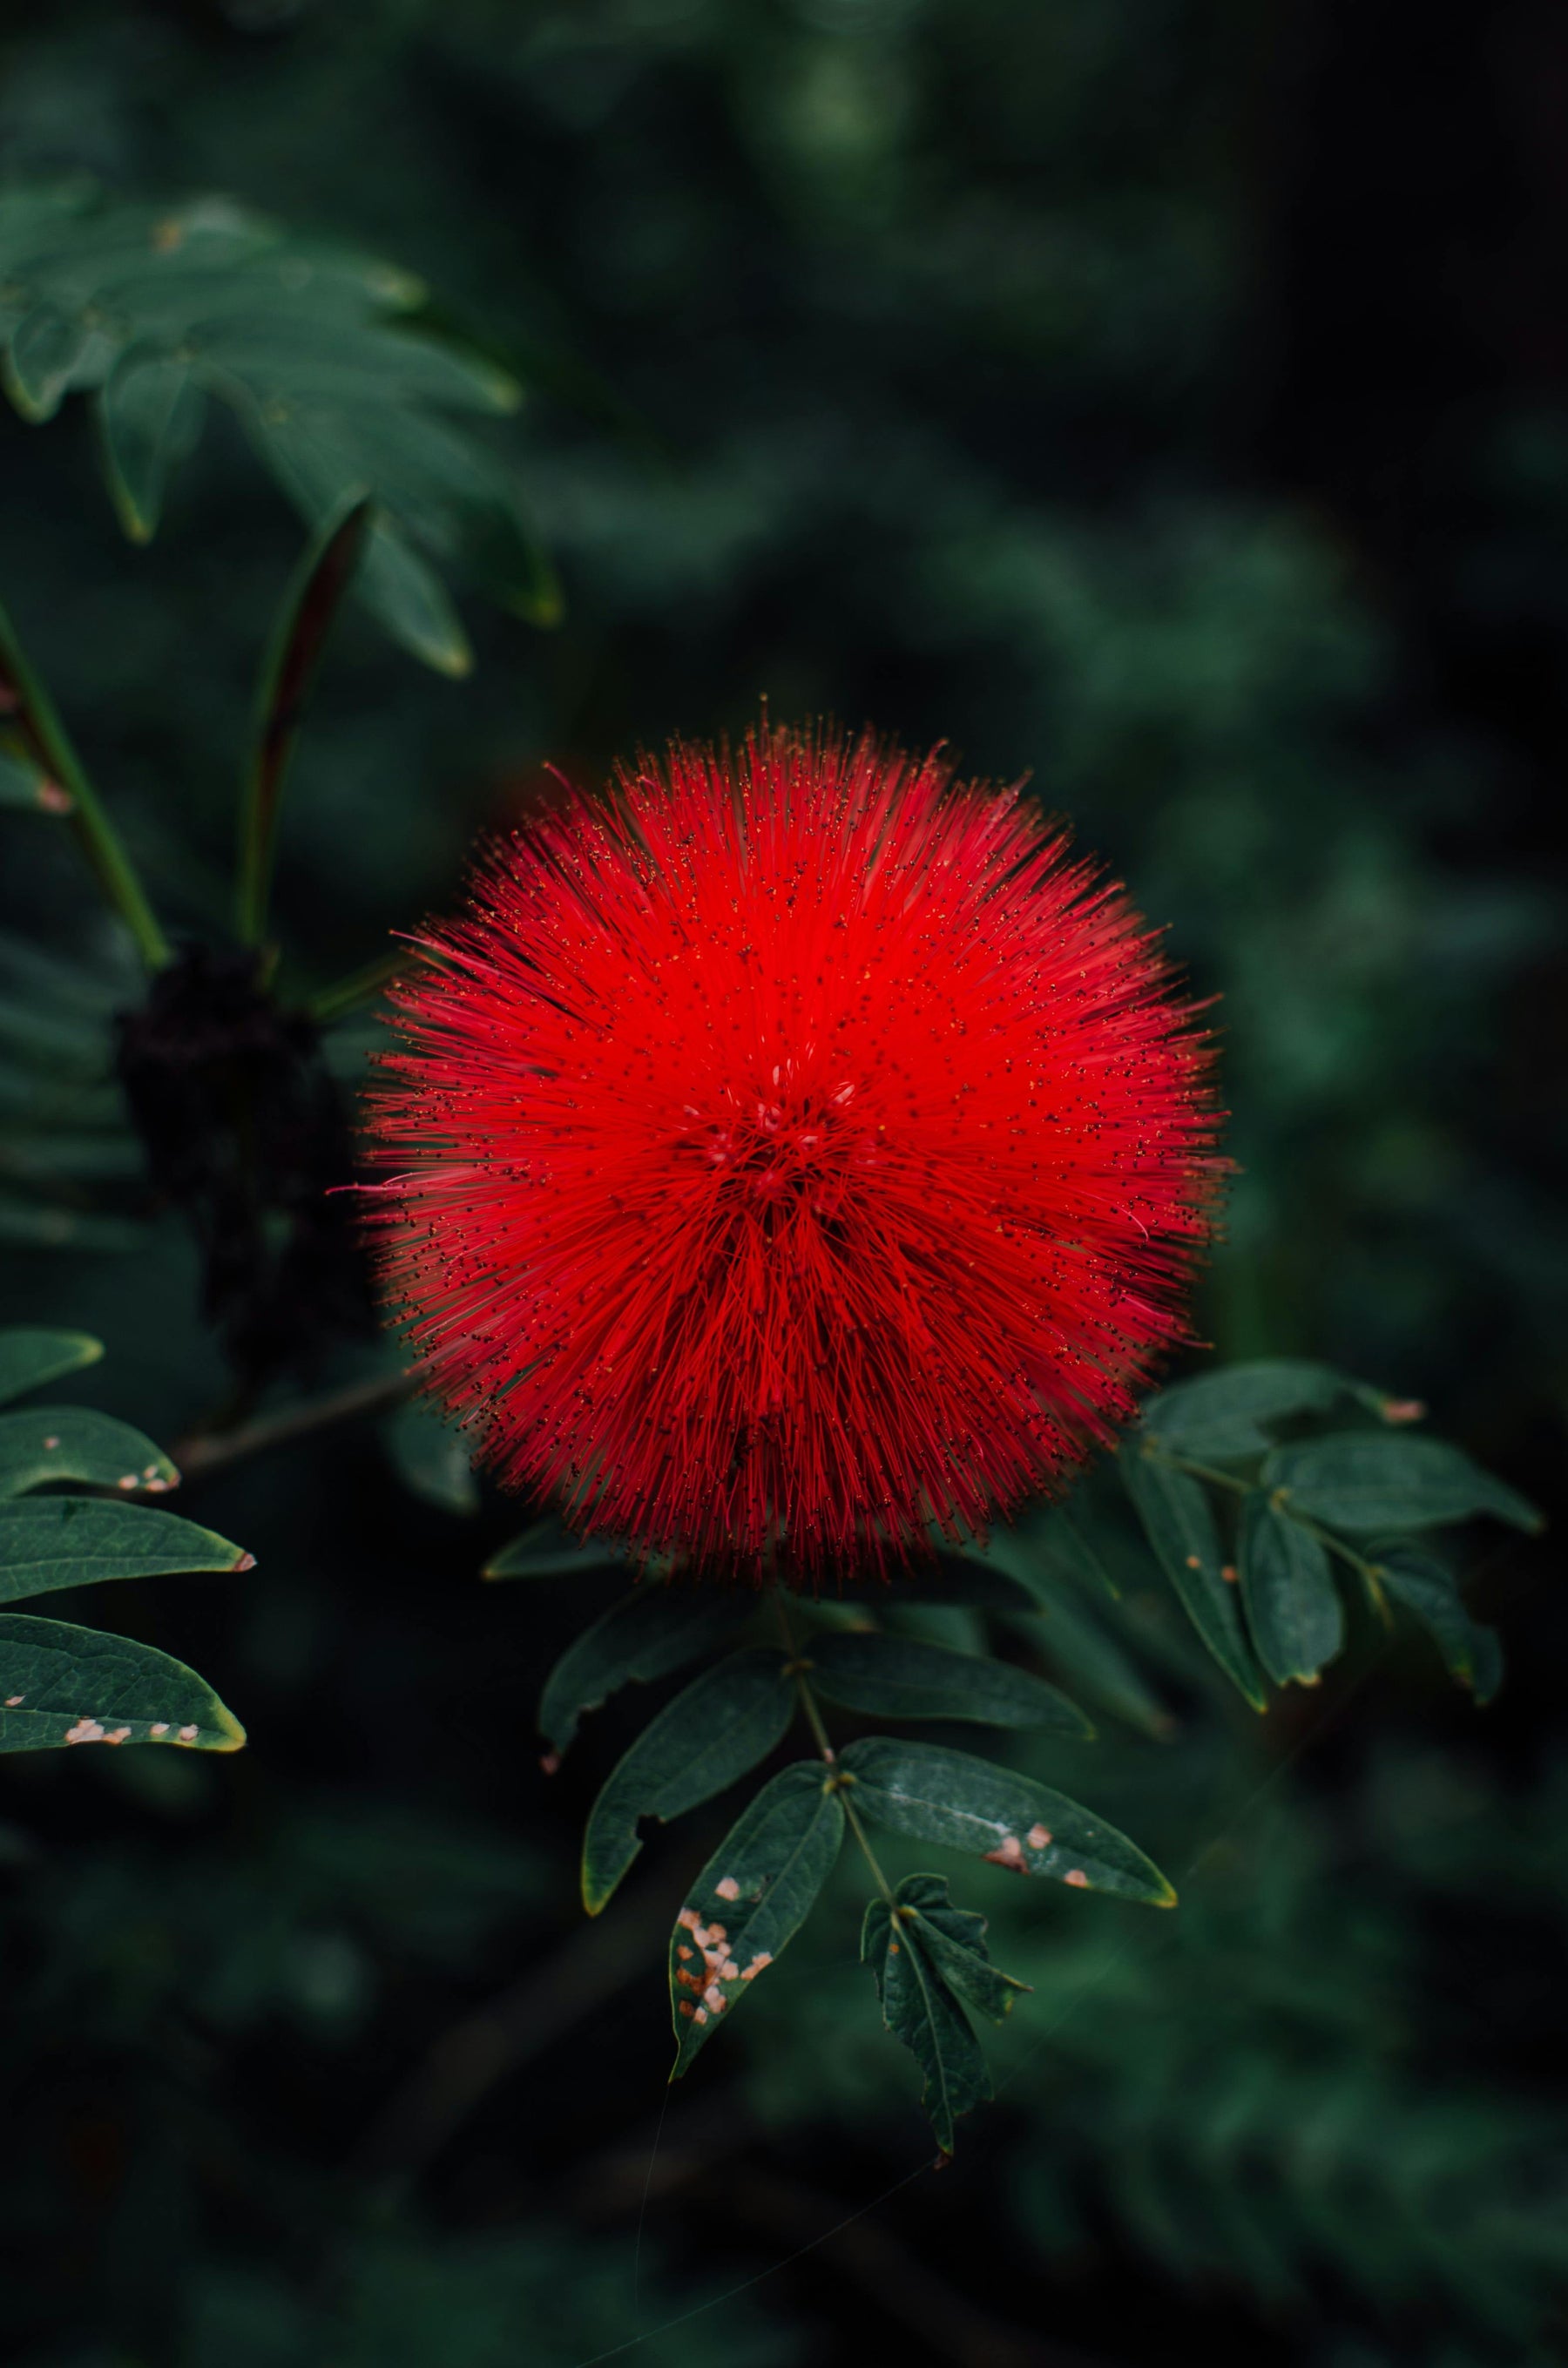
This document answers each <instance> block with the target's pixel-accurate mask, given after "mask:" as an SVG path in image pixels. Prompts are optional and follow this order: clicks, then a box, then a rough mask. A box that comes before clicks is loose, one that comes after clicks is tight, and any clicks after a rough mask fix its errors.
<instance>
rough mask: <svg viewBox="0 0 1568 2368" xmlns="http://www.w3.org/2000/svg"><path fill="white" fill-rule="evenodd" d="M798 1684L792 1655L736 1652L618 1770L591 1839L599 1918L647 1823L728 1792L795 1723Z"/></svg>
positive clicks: (663, 1715)
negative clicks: (790, 1668) (792, 1675)
mask: <svg viewBox="0 0 1568 2368" xmlns="http://www.w3.org/2000/svg"><path fill="white" fill-rule="evenodd" d="M794 1706H795V1697H794V1688H793V1686H792V1685H791V1683H790V1679H789V1677H788V1675H787V1674H786V1668H785V1661H784V1656H783V1655H782V1653H775V1652H765V1651H762V1650H760V1649H758V1650H755V1651H752V1652H746V1653H733V1654H732V1655H731V1656H730V1657H729V1659H728V1660H726V1661H721V1662H719V1663H718V1665H717V1666H716V1667H715V1668H711V1669H705V1670H704V1671H703V1673H702V1675H701V1676H700V1677H699V1678H694V1679H693V1680H692V1682H691V1684H690V1685H688V1686H687V1688H686V1690H685V1691H684V1692H682V1693H678V1694H677V1695H676V1698H675V1700H674V1702H669V1703H667V1704H666V1705H665V1708H664V1709H663V1710H662V1711H661V1712H660V1713H659V1714H658V1716H657V1718H655V1719H654V1720H653V1723H652V1725H649V1726H647V1727H645V1728H644V1729H643V1731H642V1734H641V1735H640V1736H638V1738H637V1740H636V1742H635V1743H634V1744H633V1745H632V1747H631V1750H630V1751H629V1752H628V1753H627V1754H626V1756H625V1758H624V1759H622V1760H621V1761H620V1763H619V1766H618V1767H617V1768H616V1769H615V1770H613V1771H612V1773H611V1775H610V1777H609V1779H608V1782H607V1783H606V1784H605V1786H604V1789H603V1791H602V1792H601V1793H600V1794H599V1796H598V1799H597V1801H596V1802H595V1803H594V1805H593V1808H592V1811H591V1812H590V1814H589V1817H588V1830H587V1832H586V1834H585V1837H584V1840H583V1903H584V1906H585V1907H586V1908H587V1911H588V1913H589V1915H590V1916H597V1914H598V1912H599V1910H600V1908H601V1907H603V1906H604V1905H605V1902H606V1901H607V1900H608V1898H609V1896H610V1894H611V1893H612V1892H613V1891H614V1890H615V1887H616V1885H617V1884H619V1881H620V1879H621V1877H622V1876H623V1875H624V1874H625V1873H626V1870H627V1868H628V1867H629V1866H630V1865H631V1861H633V1859H634V1858H635V1857H636V1856H637V1853H638V1851H639V1850H641V1849H642V1843H641V1841H640V1840H639V1839H638V1838H637V1826H638V1820H639V1819H640V1818H642V1817H657V1818H659V1819H660V1820H661V1822H667V1821H668V1819H670V1818H671V1817H678V1816H683V1815H684V1814H685V1812H686V1811H687V1809H695V1808H696V1806H697V1804H698V1803H699V1801H706V1800H709V1799H710V1798H711V1797H712V1795H713V1794H714V1793H722V1792H723V1790H724V1789H725V1787H726V1786H727V1785H730V1784H733V1782H735V1780H736V1778H737V1777H739V1776H744V1774H745V1772H746V1770H747V1769H748V1768H755V1767H756V1763H757V1761H758V1760H759V1759H767V1755H768V1753H769V1752H770V1751H771V1750H772V1749H773V1748H774V1746H775V1744H777V1743H778V1742H779V1741H780V1740H781V1738H782V1737H783V1736H784V1734H785V1732H786V1730H787V1729H788V1727H789V1725H790V1716H791V1713H792V1712H793V1710H794Z"/></svg>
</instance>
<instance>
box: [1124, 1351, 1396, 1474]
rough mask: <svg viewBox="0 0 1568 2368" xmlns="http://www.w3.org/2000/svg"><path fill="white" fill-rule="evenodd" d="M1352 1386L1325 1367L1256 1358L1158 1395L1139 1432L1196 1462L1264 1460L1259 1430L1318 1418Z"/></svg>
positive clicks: (1265, 1438)
mask: <svg viewBox="0 0 1568 2368" xmlns="http://www.w3.org/2000/svg"><path fill="white" fill-rule="evenodd" d="M1357 1387H1358V1385H1357V1384H1355V1383H1348V1382H1346V1381H1345V1380H1344V1379H1343V1377H1342V1376H1341V1375H1340V1374H1338V1373H1336V1372H1335V1371H1334V1369H1333V1367H1332V1366H1329V1365H1319V1364H1313V1363H1311V1362H1309V1361H1308V1360H1306V1359H1305V1358H1300V1357H1260V1358H1258V1359H1257V1360H1256V1361H1255V1362H1252V1363H1247V1364H1240V1365H1225V1366H1222V1367H1221V1370H1220V1371H1219V1372H1213V1373H1200V1374H1199V1376H1198V1378H1197V1379H1196V1380H1195V1381H1190V1382H1177V1383H1175V1384H1174V1386H1173V1387H1172V1388H1170V1389H1168V1390H1162V1391H1161V1392H1160V1394H1159V1395H1158V1396H1157V1397H1153V1398H1150V1399H1149V1400H1148V1401H1147V1403H1146V1404H1145V1406H1144V1407H1143V1428H1144V1429H1145V1430H1146V1431H1148V1432H1149V1433H1151V1434H1152V1435H1153V1436H1154V1437H1155V1438H1158V1439H1161V1440H1164V1441H1165V1444H1166V1445H1167V1446H1169V1447H1171V1448H1173V1449H1174V1450H1176V1452H1178V1453H1179V1454H1182V1455H1190V1456H1193V1457H1194V1458H1196V1459H1197V1460H1198V1461H1199V1463H1202V1462H1204V1461H1206V1460H1209V1459H1211V1458H1215V1457H1226V1456H1233V1455H1234V1456H1241V1455H1265V1454H1267V1452H1268V1449H1269V1448H1270V1446H1271V1445H1272V1444H1273V1442H1272V1440H1270V1439H1269V1437H1268V1435H1267V1431H1265V1430H1264V1429H1261V1428H1260V1427H1259V1426H1260V1425H1262V1424H1264V1423H1267V1422H1276V1421H1278V1420H1279V1419H1280V1417H1282V1416H1286V1415H1299V1414H1321V1413H1322V1412H1323V1410H1324V1407H1325V1406H1332V1405H1333V1404H1334V1402H1335V1399H1336V1398H1337V1397H1340V1396H1342V1395H1344V1394H1345V1392H1346V1390H1351V1389H1356V1388H1357Z"/></svg>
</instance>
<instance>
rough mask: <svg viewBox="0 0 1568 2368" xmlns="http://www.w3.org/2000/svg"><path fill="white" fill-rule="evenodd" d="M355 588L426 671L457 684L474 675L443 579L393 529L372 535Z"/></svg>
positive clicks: (380, 527)
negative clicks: (440, 675)
mask: <svg viewBox="0 0 1568 2368" xmlns="http://www.w3.org/2000/svg"><path fill="white" fill-rule="evenodd" d="M354 588H355V591H356V592H357V594H358V598H359V599H360V600H361V601H362V602H363V603H364V605H365V607H366V608H367V609H369V611H370V614H371V615H372V616H373V617H374V618H375V619H376V620H377V622H378V623H379V624H381V625H384V626H385V627H386V630H387V632H389V633H390V634H391V635H392V639H393V641H394V642H398V643H401V644H402V645H403V648H404V649H405V650H410V651H412V653H413V655H415V657H416V658H419V659H421V660H422V661H423V662H424V664H425V665H426V666H432V667H434V669H435V671H436V672H437V674H445V675H450V676H452V677H454V678H460V677H462V676H463V675H466V674H472V671H473V651H472V648H471V646H470V644H469V638H468V635H467V634H466V633H465V632H464V631H463V629H462V622H461V620H460V617H459V615H458V612H457V610H456V609H454V608H453V606H452V604H451V602H450V601H449V599H448V598H447V596H446V594H445V592H443V590H442V589H441V584H440V579H439V577H438V576H437V575H436V573H435V571H434V569H432V568H429V567H426V564H425V562H424V561H423V560H422V559H419V558H417V557H416V556H415V553H414V552H412V551H410V549H409V547H408V545H407V543H406V542H404V541H403V540H402V538H401V537H400V536H398V535H396V534H394V533H393V532H392V529H391V527H389V526H385V525H377V526H374V527H372V529H370V535H369V541H368V543H367V545H366V550H365V558H364V564H363V565H362V566H361V568H360V570H359V576H358V583H357V584H356V586H355V587H354Z"/></svg>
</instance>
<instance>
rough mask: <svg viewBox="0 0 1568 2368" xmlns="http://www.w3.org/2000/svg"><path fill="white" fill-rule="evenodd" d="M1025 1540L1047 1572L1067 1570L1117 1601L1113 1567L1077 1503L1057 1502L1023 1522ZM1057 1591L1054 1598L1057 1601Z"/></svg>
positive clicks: (1023, 1540)
mask: <svg viewBox="0 0 1568 2368" xmlns="http://www.w3.org/2000/svg"><path fill="white" fill-rule="evenodd" d="M1018 1534H1019V1537H1020V1540H1021V1542H1022V1543H1024V1544H1025V1545H1026V1546H1027V1547H1028V1548H1030V1549H1032V1551H1033V1553H1034V1554H1035V1555H1036V1557H1037V1558H1038V1560H1039V1561H1040V1563H1042V1564H1043V1565H1044V1567H1045V1569H1046V1571H1047V1573H1051V1572H1055V1571H1062V1570H1065V1571H1067V1572H1068V1573H1069V1574H1070V1575H1071V1576H1072V1577H1074V1578H1076V1579H1079V1580H1082V1581H1085V1582H1086V1583H1087V1584H1088V1585H1090V1586H1092V1587H1094V1588H1097V1589H1098V1591H1099V1592H1100V1593H1101V1594H1102V1595H1108V1596H1109V1597H1110V1599H1111V1600H1112V1602H1115V1601H1117V1600H1119V1597H1120V1594H1121V1589H1120V1588H1119V1586H1118V1585H1117V1583H1116V1581H1115V1579H1114V1578H1113V1577H1111V1575H1110V1572H1109V1570H1108V1568H1107V1567H1106V1563H1105V1559H1104V1557H1103V1555H1102V1554H1101V1553H1100V1551H1099V1548H1098V1546H1097V1545H1096V1543H1095V1539H1094V1535H1093V1532H1092V1531H1091V1530H1090V1528H1089V1526H1088V1524H1087V1522H1086V1521H1085V1520H1084V1519H1083V1517H1082V1515H1081V1513H1080V1512H1079V1510H1078V1508H1077V1507H1076V1506H1075V1505H1053V1506H1051V1507H1050V1508H1049V1509H1048V1510H1046V1511H1045V1512H1044V1513H1043V1514H1040V1515H1039V1516H1037V1517H1036V1519H1035V1520H1034V1521H1033V1522H1032V1523H1030V1524H1029V1525H1028V1527H1025V1525H1023V1524H1022V1523H1020V1525H1019V1531H1018ZM1051 1600H1052V1601H1053V1602H1054V1600H1056V1599H1055V1596H1054V1594H1053V1595H1052V1597H1051Z"/></svg>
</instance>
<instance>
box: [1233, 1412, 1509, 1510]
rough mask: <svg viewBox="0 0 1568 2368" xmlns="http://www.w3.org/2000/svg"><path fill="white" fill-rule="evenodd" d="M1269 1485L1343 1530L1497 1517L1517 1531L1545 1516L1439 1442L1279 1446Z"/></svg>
mask: <svg viewBox="0 0 1568 2368" xmlns="http://www.w3.org/2000/svg"><path fill="white" fill-rule="evenodd" d="M1263 1485H1264V1486H1265V1487H1266V1488H1267V1489H1268V1490H1270V1491H1271V1492H1272V1493H1273V1494H1274V1495H1276V1496H1277V1497H1278V1498H1279V1499H1280V1501H1281V1502H1283V1503H1288V1504H1289V1505H1290V1507H1292V1508H1294V1509H1295V1510H1297V1511H1299V1512H1302V1513H1308V1514H1310V1515H1311V1516H1312V1519H1313V1520H1319V1521H1326V1522H1328V1524H1329V1526H1330V1527H1331V1528H1333V1529H1338V1530H1355V1531H1365V1530H1430V1529H1437V1528H1438V1527H1439V1526H1440V1525H1442V1524H1443V1523H1445V1522H1448V1521H1463V1520H1468V1519H1469V1518H1470V1516H1471V1514H1473V1513H1492V1514H1494V1515H1495V1516H1496V1518H1497V1519H1498V1520H1501V1521H1511V1522H1512V1523H1513V1525H1514V1527H1515V1528H1516V1529H1519V1530H1539V1529H1540V1527H1541V1516H1540V1513H1538V1512H1537V1510H1536V1508H1535V1507H1534V1506H1533V1505H1531V1504H1529V1503H1528V1501H1527V1500H1526V1498H1524V1497H1521V1496H1520V1495H1519V1494H1518V1492H1517V1489H1514V1488H1510V1487H1509V1486H1507V1484H1506V1482H1505V1481H1502V1480H1496V1479H1494V1477H1493V1475H1492V1474H1491V1473H1490V1472H1483V1470H1482V1469H1481V1466H1480V1465H1479V1464H1478V1463H1471V1460H1470V1458H1469V1456H1468V1455H1466V1454H1464V1453H1463V1452H1461V1450H1460V1449H1459V1448H1457V1447H1450V1446H1449V1445H1448V1444H1447V1442H1446V1441H1445V1440H1440V1439H1411V1438H1408V1437H1405V1436H1403V1435H1401V1434H1398V1433H1394V1434H1390V1433H1389V1432H1386V1431H1375V1430H1347V1431H1338V1432H1335V1433H1334V1434H1332V1435H1331V1436H1330V1437H1329V1438H1327V1439H1307V1440H1301V1441H1300V1442H1298V1443H1297V1444H1296V1445H1294V1446H1290V1447H1277V1448H1276V1449H1275V1451H1274V1452H1273V1454H1272V1455H1271V1456H1270V1457H1269V1459H1268V1461H1267V1463H1266V1464H1265V1465H1264V1467H1263Z"/></svg>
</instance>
